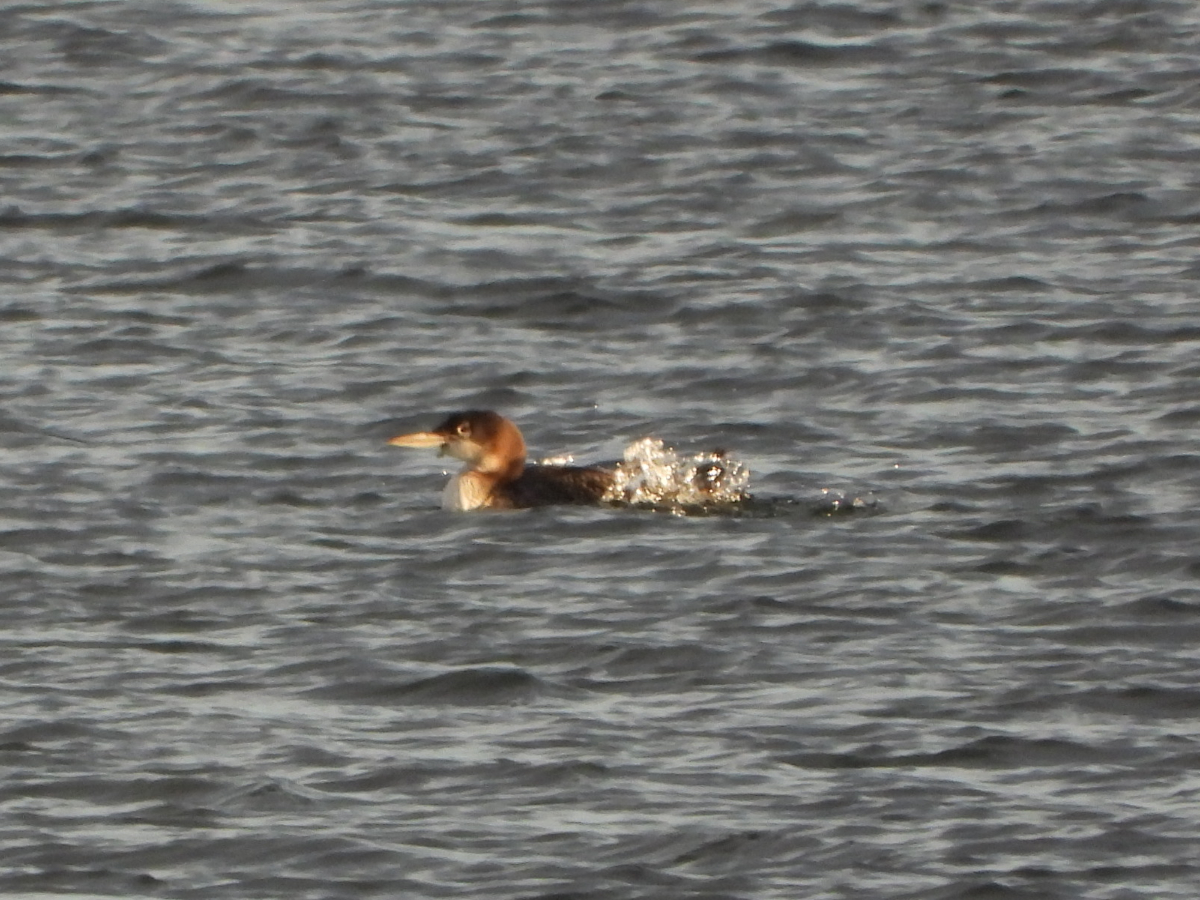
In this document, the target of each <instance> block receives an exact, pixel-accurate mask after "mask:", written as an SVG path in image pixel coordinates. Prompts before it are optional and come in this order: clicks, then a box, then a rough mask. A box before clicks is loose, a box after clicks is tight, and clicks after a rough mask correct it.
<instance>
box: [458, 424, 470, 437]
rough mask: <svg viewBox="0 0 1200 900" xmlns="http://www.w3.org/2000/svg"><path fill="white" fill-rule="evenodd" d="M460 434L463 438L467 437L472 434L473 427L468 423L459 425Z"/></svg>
mask: <svg viewBox="0 0 1200 900" xmlns="http://www.w3.org/2000/svg"><path fill="white" fill-rule="evenodd" d="M458 433H459V434H461V435H462V436H463V437H466V436H467V435H468V434H470V433H471V426H470V425H468V424H467V423H466V422H460V423H459V425H458Z"/></svg>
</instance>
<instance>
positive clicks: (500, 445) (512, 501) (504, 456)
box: [388, 409, 615, 510]
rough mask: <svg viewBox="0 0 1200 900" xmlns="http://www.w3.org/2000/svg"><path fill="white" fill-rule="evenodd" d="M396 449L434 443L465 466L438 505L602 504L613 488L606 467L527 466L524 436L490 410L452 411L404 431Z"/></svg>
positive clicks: (394, 442)
mask: <svg viewBox="0 0 1200 900" xmlns="http://www.w3.org/2000/svg"><path fill="white" fill-rule="evenodd" d="M388 443H389V444H391V445H392V446H394V447H428V448H433V447H436V448H438V450H439V451H440V452H439V453H438V455H439V456H453V457H454V458H455V459H461V460H462V461H463V462H464V463H466V465H465V466H463V469H462V471H461V472H459V473H458V474H457V475H455V476H454V477H453V478H451V479H450V483H449V484H447V485H446V489H445V490H444V491H443V492H442V509H452V510H469V509H529V508H532V507H535V506H551V505H554V504H563V503H575V504H583V503H600V502H601V501H602V500H604V496H605V494H606V493H607V492H608V490H609V488H611V487H612V486H613V482H614V477H615V476H614V474H613V472H612V470H610V469H602V468H598V467H594V466H557V465H543V466H536V465H535V466H526V465H525V439H524V438H522V437H521V431H520V429H518V428H517V426H516V425H514V424H513V423H512V422H510V421H509V420H508V419H506V418H504V416H502V415H500V414H499V413H494V412H491V411H490V410H475V409H473V410H467V411H466V412H459V413H454V414H452V415H451V416H449V417H447V419H446V420H445V421H444V422H442V424H441V425H439V426H438V427H437V428H435V429H433V431H416V432H413V433H412V434H402V435H400V436H399V437H394V438H392V439H391V440H389V441H388Z"/></svg>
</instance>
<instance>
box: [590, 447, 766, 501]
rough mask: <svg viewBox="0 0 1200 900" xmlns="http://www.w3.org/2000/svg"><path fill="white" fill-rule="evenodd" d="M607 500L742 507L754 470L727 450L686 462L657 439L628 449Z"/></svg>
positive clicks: (615, 471)
mask: <svg viewBox="0 0 1200 900" xmlns="http://www.w3.org/2000/svg"><path fill="white" fill-rule="evenodd" d="M614 476H615V478H614V480H613V485H612V487H610V488H609V490H608V493H607V494H606V495H605V497H604V499H605V500H608V501H610V502H615V503H629V504H635V505H649V506H668V507H671V508H672V509H675V510H678V511H682V510H683V509H685V508H687V507H699V506H715V505H722V504H732V503H741V502H743V501H744V500H747V499H748V498H749V494H747V492H746V485H747V484H748V483H749V481H750V470H749V469H747V468H746V466H745V465H743V464H742V463H741V462H740V461H739V460H737V459H734V458H733V457H731V456H729V455H728V454H727V453H726V452H725V451H724V450H710V451H708V452H705V453H696V454H693V455H691V456H686V455H683V454H680V453H677V452H676V451H675V450H673V449H672V448H670V447H667V446H666V445H665V444H664V443H663V442H662V441H661V440H659V439H658V438H649V437H648V438H642V439H641V440H638V441H634V442H633V443H632V444H630V445H629V446H628V447H626V448H625V453H624V456H623V459H622V460H621V462H619V463H618V464H617V467H616V469H615V470H614Z"/></svg>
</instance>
